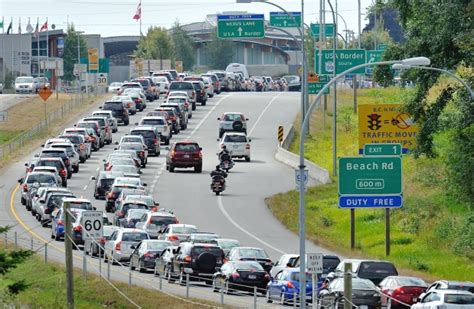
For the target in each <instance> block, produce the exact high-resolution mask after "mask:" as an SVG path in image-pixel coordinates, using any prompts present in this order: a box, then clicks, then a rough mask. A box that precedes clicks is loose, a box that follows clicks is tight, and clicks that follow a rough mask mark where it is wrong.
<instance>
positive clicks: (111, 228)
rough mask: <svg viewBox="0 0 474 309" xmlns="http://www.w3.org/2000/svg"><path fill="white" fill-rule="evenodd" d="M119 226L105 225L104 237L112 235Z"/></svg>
mask: <svg viewBox="0 0 474 309" xmlns="http://www.w3.org/2000/svg"><path fill="white" fill-rule="evenodd" d="M117 228H118V227H117V226H108V225H105V226H104V229H103V231H104V237H108V236H110V235H112V233H113V232H115V231H116V230H117Z"/></svg>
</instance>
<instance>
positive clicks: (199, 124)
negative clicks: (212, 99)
mask: <svg viewBox="0 0 474 309" xmlns="http://www.w3.org/2000/svg"><path fill="white" fill-rule="evenodd" d="M232 95H233V93H230V94H228V95H226V96H224V97H222V98H220V100H219V101H217V102H216V105H214V106H213V107H212V108H211V109H210V110H209V111H208V112H207V114H206V116H204V118H202V119H201V121H200V122H199V123H198V124H197V126H196V127H195V128H194V130H193V131H192V132H191V133H190V134H189V135H188V138H191V137H192V136H193V135H194V133H196V131H197V130H199V128H200V127H201V126H202V124H203V123H204V121H206V119H207V118H208V117H209V116H210V115H211V113H212V112H213V111H214V110H215V109H216V107H217V106H219V104H221V102H222V101H224V100H225V99H227V98H228V97H230V96H232Z"/></svg>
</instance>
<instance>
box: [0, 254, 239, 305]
mask: <svg viewBox="0 0 474 309" xmlns="http://www.w3.org/2000/svg"><path fill="white" fill-rule="evenodd" d="M0 250H1V249H0ZM1 278H2V279H1V280H0V291H2V290H3V289H4V288H5V287H6V286H7V285H9V284H12V283H13V282H18V281H21V280H24V282H25V283H26V284H27V285H28V287H27V288H26V290H24V291H22V292H20V293H19V294H17V295H16V296H14V297H13V296H11V295H7V296H5V295H4V296H3V299H2V297H1V296H2V294H1V292H0V302H2V303H4V304H14V305H15V308H65V307H66V277H65V268H64V266H62V265H60V264H57V263H51V262H50V263H49V264H44V262H43V261H42V260H41V259H40V258H39V257H36V256H33V257H31V258H29V259H28V260H26V261H25V262H24V263H22V264H20V265H19V266H18V267H17V268H15V269H13V270H11V271H10V272H8V273H7V274H6V275H5V276H3V277H1ZM113 284H114V285H115V286H116V287H117V288H118V289H120V291H122V292H123V293H124V294H125V295H127V296H128V297H129V298H130V299H132V300H133V301H134V302H135V303H137V304H138V305H140V306H141V307H142V308H185V309H187V308H199V307H201V306H198V305H196V304H192V303H189V302H186V301H183V300H180V299H178V298H175V297H171V296H168V295H166V294H163V293H161V292H159V291H158V290H154V289H146V288H142V287H137V286H133V285H132V286H131V287H129V286H128V284H125V283H121V282H115V281H113ZM190 300H191V301H194V302H197V303H201V304H208V305H215V306H216V304H213V303H211V302H207V301H202V300H196V299H190ZM74 302H75V307H76V308H104V307H110V308H134V306H133V305H131V304H130V303H129V302H128V301H127V300H126V299H125V298H123V297H122V296H121V295H120V294H118V292H117V291H116V290H115V289H113V288H112V287H111V286H110V285H109V284H108V283H106V282H105V280H103V279H101V278H100V277H99V276H96V275H92V274H88V276H87V281H86V280H84V278H83V277H82V271H80V270H78V269H75V270H74ZM225 308H231V307H227V306H226V307H225Z"/></svg>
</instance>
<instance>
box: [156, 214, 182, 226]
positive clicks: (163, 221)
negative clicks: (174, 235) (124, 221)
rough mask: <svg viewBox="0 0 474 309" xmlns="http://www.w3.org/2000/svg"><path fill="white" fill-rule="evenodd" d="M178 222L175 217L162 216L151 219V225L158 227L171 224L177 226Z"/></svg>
mask: <svg viewBox="0 0 474 309" xmlns="http://www.w3.org/2000/svg"><path fill="white" fill-rule="evenodd" d="M177 222H178V220H176V218H175V217H169V216H166V217H162V216H151V218H150V223H151V224H154V225H156V226H168V225H170V224H175V223H177Z"/></svg>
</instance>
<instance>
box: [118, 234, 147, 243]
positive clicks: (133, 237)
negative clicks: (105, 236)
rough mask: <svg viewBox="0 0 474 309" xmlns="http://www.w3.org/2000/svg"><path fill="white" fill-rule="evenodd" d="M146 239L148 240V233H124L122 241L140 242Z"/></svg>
mask: <svg viewBox="0 0 474 309" xmlns="http://www.w3.org/2000/svg"><path fill="white" fill-rule="evenodd" d="M144 239H148V235H147V234H146V233H123V235H122V241H134V242H138V241H141V240H144Z"/></svg>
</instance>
